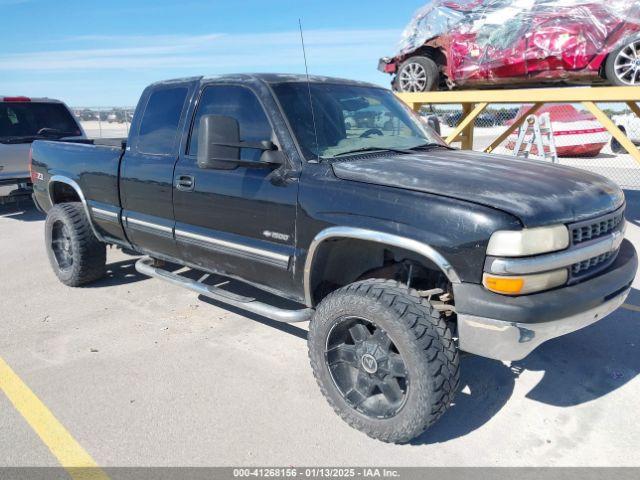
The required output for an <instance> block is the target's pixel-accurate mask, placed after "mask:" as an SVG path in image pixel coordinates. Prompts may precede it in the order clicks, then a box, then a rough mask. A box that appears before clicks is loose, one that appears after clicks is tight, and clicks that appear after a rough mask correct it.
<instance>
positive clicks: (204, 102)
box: [188, 86, 272, 161]
mask: <svg viewBox="0 0 640 480" xmlns="http://www.w3.org/2000/svg"><path fill="white" fill-rule="evenodd" d="M203 115H222V116H225V117H232V118H235V119H236V120H237V121H238V124H239V125H240V140H241V141H244V142H261V141H263V140H270V139H271V132H272V128H271V124H270V123H269V120H268V119H267V115H266V114H265V113H264V110H263V108H262V105H261V104H260V102H259V101H258V98H257V97H256V96H255V94H254V93H253V92H252V91H251V90H249V89H247V88H244V87H237V86H217V87H207V88H206V89H205V90H204V92H203V93H202V97H201V98H200V105H199V106H198V111H197V112H196V116H195V119H194V122H193V130H192V132H191V141H190V145H189V152H188V153H189V154H190V155H197V154H198V130H199V126H200V119H201V118H202V117H203ZM261 155H262V152H261V151H260V150H255V149H250V148H243V149H241V151H240V158H241V159H242V160H251V161H258V160H260V156H261Z"/></svg>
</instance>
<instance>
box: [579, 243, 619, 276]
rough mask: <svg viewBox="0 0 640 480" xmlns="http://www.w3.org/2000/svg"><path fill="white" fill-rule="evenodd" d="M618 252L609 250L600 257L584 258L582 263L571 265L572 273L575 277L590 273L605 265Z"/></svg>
mask: <svg viewBox="0 0 640 480" xmlns="http://www.w3.org/2000/svg"><path fill="white" fill-rule="evenodd" d="M617 254H618V251H617V250H616V251H614V252H607V253H604V254H602V255H600V256H598V257H593V258H590V259H589V260H584V261H582V262H580V263H575V264H573V265H572V266H571V275H572V276H573V277H577V276H582V275H589V274H590V273H592V272H593V271H595V270H599V269H600V268H601V267H604V266H605V265H604V264H605V263H608V262H609V261H613V260H614V259H615V257H616V255H617Z"/></svg>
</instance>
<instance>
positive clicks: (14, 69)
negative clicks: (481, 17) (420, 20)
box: [0, 0, 426, 107]
mask: <svg viewBox="0 0 640 480" xmlns="http://www.w3.org/2000/svg"><path fill="white" fill-rule="evenodd" d="M424 3H426V2H425V0H402V1H401V2H399V1H391V0H386V1H383V0H306V1H305V0H297V1H292V0H268V1H265V0H263V1H257V0H246V1H243V0H235V1H234V0H227V1H217V0H209V1H204V0H181V1H175V0H174V1H168V0H154V1H150V0H129V1H126V0H109V1H105V0H103V1H100V2H98V1H91V0H85V1H76V0H57V1H53V0H0V25H1V26H2V27H1V28H0V95H26V96H33V97H38V96H48V97H52V98H58V99H61V100H64V101H65V102H67V103H68V104H69V105H72V106H88V107H89V106H92V107H97V106H134V105H135V104H136V102H137V100H138V97H139V95H140V93H141V92H142V90H143V89H144V87H145V86H146V85H148V84H149V83H152V82H154V81H157V80H164V79H169V78H177V77H186V76H194V75H214V74H221V73H233V72H237V73H245V72H285V73H304V59H303V56H302V49H301V45H300V34H299V31H298V19H299V18H300V19H301V20H302V23H303V28H304V32H305V43H306V46H307V57H308V62H309V70H310V73H312V74H317V75H329V76H338V77H345V78H352V79H357V80H364V81H370V82H373V83H377V84H380V85H384V86H388V85H389V82H390V77H388V76H386V75H384V74H382V73H380V72H378V71H377V69H376V67H377V63H378V59H379V58H380V57H382V56H386V55H393V54H395V53H396V47H397V44H398V42H399V40H400V35H401V33H402V30H403V29H404V27H405V26H406V24H407V23H408V22H409V20H410V19H411V16H412V14H413V12H414V11H415V10H417V9H418V8H419V7H420V6H421V5H423V4H424Z"/></svg>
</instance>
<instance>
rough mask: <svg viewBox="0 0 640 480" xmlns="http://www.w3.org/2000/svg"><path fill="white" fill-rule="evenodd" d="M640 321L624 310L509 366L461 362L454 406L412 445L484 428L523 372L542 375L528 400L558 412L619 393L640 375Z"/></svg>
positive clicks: (468, 359)
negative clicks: (615, 392) (612, 393)
mask: <svg viewBox="0 0 640 480" xmlns="http://www.w3.org/2000/svg"><path fill="white" fill-rule="evenodd" d="M630 298H640V292H638V291H637V290H635V289H634V290H633V291H632V296H631V297H630ZM639 320H640V314H639V313H637V312H633V311H629V310H625V309H622V308H621V309H619V310H618V311H617V312H615V313H614V314H612V315H611V316H609V317H607V318H605V319H604V320H602V321H600V322H598V323H596V324H594V325H592V326H590V327H588V328H585V329H584V330H580V331H578V332H574V333H572V334H569V335H566V336H563V337H560V338H557V339H554V340H551V341H549V342H547V343H544V344H543V345H541V346H540V347H538V349H537V350H535V351H534V352H533V353H531V354H530V355H529V356H528V357H527V358H525V359H524V360H520V361H518V362H512V364H511V366H510V367H509V366H506V365H504V364H503V363H502V362H498V361H494V360H488V359H485V358H481V357H476V356H473V355H469V356H465V357H463V358H462V361H461V365H460V371H461V378H460V390H459V391H458V393H457V395H456V398H455V400H454V405H453V406H452V407H451V408H450V410H449V411H448V412H447V413H446V414H445V415H444V417H443V418H442V419H440V421H439V422H437V423H436V424H435V425H434V426H433V427H431V428H430V429H429V430H428V431H427V432H425V433H424V434H423V435H421V436H420V437H418V438H417V439H415V440H414V441H413V442H412V443H413V444H433V443H442V442H446V441H449V440H452V439H455V438H458V437H461V436H464V435H467V434H468V433H471V432H473V431H474V430H476V429H478V428H480V427H482V426H483V425H484V424H485V423H487V422H488V421H489V420H490V419H491V418H493V416H494V415H496V414H497V413H498V412H499V411H500V410H501V409H502V407H503V406H504V405H505V404H506V403H507V402H508V401H509V399H510V398H511V396H512V395H513V391H514V388H515V382H516V379H517V378H518V377H519V376H520V375H521V374H522V373H523V372H524V371H536V372H544V376H543V377H542V379H541V380H540V382H539V383H538V384H537V385H536V386H535V387H534V388H533V389H531V390H530V391H529V392H528V393H527V394H526V395H525V397H526V398H527V399H529V400H533V401H536V402H541V403H544V404H546V405H551V406H555V407H573V406H576V405H581V404H583V403H586V402H589V401H592V400H596V399H598V398H600V397H603V396H605V395H607V394H609V393H611V392H613V391H615V390H617V389H619V388H620V387H622V386H624V385H626V384H627V383H629V382H630V381H631V380H633V379H634V378H635V377H636V376H637V375H638V374H640V321H639Z"/></svg>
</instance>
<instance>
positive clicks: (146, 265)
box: [136, 257, 315, 323]
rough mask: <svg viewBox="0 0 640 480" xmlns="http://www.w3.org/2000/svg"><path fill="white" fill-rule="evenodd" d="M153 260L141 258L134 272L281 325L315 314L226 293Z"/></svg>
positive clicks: (305, 310)
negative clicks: (159, 266) (156, 263)
mask: <svg viewBox="0 0 640 480" xmlns="http://www.w3.org/2000/svg"><path fill="white" fill-rule="evenodd" d="M154 263H155V262H154V260H153V259H152V258H150V257H143V258H141V259H140V260H138V261H137V262H136V270H137V271H138V272H139V273H141V274H142V275H146V276H148V277H155V278H159V279H161V280H164V281H167V282H169V283H172V284H173V285H177V286H179V287H183V288H186V289H188V290H191V291H194V292H196V293H197V294H199V295H203V296H205V297H208V298H211V299H213V300H217V301H218V302H222V303H225V304H227V305H231V306H234V307H237V308H240V309H242V310H246V311H248V312H251V313H255V314H258V315H262V316H263V317H267V318H270V319H271V320H275V321H277V322H283V323H300V322H308V321H309V320H311V317H312V316H313V314H314V313H315V310H314V309H312V308H304V309H301V310H285V309H282V308H277V307H274V306H272V305H268V304H266V303H262V302H259V301H257V300H256V299H255V298H250V297H243V296H240V295H236V294H235V293H231V292H227V291H226V290H223V289H221V288H218V287H214V286H211V285H206V284H204V283H202V282H198V281H196V280H192V279H190V278H185V277H183V276H181V275H176V274H175V273H172V272H169V271H167V270H163V269H162V268H158V267H155V266H154Z"/></svg>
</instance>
